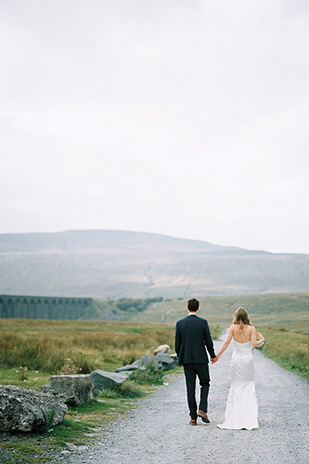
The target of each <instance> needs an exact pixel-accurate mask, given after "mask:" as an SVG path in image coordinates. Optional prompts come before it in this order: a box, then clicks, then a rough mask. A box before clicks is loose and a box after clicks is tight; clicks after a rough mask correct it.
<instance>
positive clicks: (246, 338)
mask: <svg viewBox="0 0 309 464" xmlns="http://www.w3.org/2000/svg"><path fill="white" fill-rule="evenodd" d="M230 329H231V332H232V337H233V338H234V340H235V341H236V342H238V343H247V342H250V341H251V340H252V335H253V333H254V334H255V328H254V327H253V326H252V325H247V324H242V325H240V324H233V325H232V326H231V327H230Z"/></svg>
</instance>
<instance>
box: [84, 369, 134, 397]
mask: <svg viewBox="0 0 309 464" xmlns="http://www.w3.org/2000/svg"><path fill="white" fill-rule="evenodd" d="M90 375H91V378H92V380H93V383H94V394H95V395H98V394H99V393H100V392H101V391H102V390H104V389H105V388H113V387H115V386H116V385H121V384H122V383H123V382H124V381H125V380H127V378H128V377H129V373H127V372H121V373H120V372H107V371H102V370H101V369H97V370H96V371H93V372H91V374H90Z"/></svg>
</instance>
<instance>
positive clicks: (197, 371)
mask: <svg viewBox="0 0 309 464" xmlns="http://www.w3.org/2000/svg"><path fill="white" fill-rule="evenodd" d="M183 369H184V373H185V378H186V385H187V399H188V406H189V410H190V416H191V419H196V418H197V404H196V398H195V385H196V376H198V378H199V381H200V387H201V391H200V404H199V409H201V410H202V411H204V412H207V407H208V392H209V383H210V377H209V367H208V363H203V364H197V363H196V364H184V365H183Z"/></svg>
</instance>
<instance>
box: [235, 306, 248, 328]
mask: <svg viewBox="0 0 309 464" xmlns="http://www.w3.org/2000/svg"><path fill="white" fill-rule="evenodd" d="M233 324H237V325H240V329H241V328H242V326H243V325H245V324H246V325H251V321H250V317H249V314H248V311H247V310H246V309H245V308H242V307H240V308H238V309H236V311H235V316H234V321H233Z"/></svg>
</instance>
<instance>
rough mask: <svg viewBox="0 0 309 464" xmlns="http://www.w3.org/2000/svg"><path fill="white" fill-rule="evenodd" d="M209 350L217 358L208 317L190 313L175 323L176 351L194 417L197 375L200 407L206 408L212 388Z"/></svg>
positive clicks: (194, 416) (194, 417)
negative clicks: (206, 318)
mask: <svg viewBox="0 0 309 464" xmlns="http://www.w3.org/2000/svg"><path fill="white" fill-rule="evenodd" d="M205 345H206V347H207V351H208V353H209V354H210V357H211V358H214V357H215V356H216V355H215V352H214V346H213V341H212V339H211V335H210V330H209V326H208V322H207V321H206V320H205V319H202V318H200V317H198V316H197V315H195V314H191V315H189V316H187V317H185V318H184V319H181V320H180V321H178V322H177V324H176V334H175V351H176V353H177V356H178V358H179V364H183V367H184V373H185V377H186V385H187V398H188V405H189V409H190V416H191V418H192V419H196V417H197V404H196V399H195V383H196V376H198V378H199V381H200V385H201V397H200V405H199V409H201V410H202V411H204V412H207V401H208V392H209V382H210V378H209V368H208V362H209V361H208V356H207V353H206V350H205Z"/></svg>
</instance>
